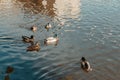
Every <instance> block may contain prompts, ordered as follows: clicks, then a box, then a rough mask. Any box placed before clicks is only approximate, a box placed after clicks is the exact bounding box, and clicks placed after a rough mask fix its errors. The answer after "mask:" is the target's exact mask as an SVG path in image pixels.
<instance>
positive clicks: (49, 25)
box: [45, 23, 52, 31]
mask: <svg viewBox="0 0 120 80" xmlns="http://www.w3.org/2000/svg"><path fill="white" fill-rule="evenodd" d="M50 28H52V26H51V24H50V23H48V24H47V25H46V26H45V29H46V30H47V31H49V29H50Z"/></svg>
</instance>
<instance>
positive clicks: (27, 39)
mask: <svg viewBox="0 0 120 80" xmlns="http://www.w3.org/2000/svg"><path fill="white" fill-rule="evenodd" d="M22 39H23V41H24V42H26V43H31V42H33V41H34V36H33V35H31V36H30V37H27V36H22Z"/></svg>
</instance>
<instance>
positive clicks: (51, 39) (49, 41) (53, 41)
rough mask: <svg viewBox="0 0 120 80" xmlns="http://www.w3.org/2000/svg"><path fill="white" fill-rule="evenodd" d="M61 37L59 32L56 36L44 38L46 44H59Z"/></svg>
mask: <svg viewBox="0 0 120 80" xmlns="http://www.w3.org/2000/svg"><path fill="white" fill-rule="evenodd" d="M58 41H59V38H58V37H57V34H56V35H55V36H54V37H48V38H47V39H45V40H44V44H45V45H49V44H55V46H56V45H57V44H58Z"/></svg>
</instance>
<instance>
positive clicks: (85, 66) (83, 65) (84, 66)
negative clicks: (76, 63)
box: [81, 57, 92, 72]
mask: <svg viewBox="0 0 120 80" xmlns="http://www.w3.org/2000/svg"><path fill="white" fill-rule="evenodd" d="M81 68H82V69H83V70H84V71H86V72H89V71H92V68H91V67H90V63H89V62H88V61H87V60H86V59H85V57H82V58H81Z"/></svg>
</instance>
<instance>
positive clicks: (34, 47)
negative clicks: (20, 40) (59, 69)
mask: <svg viewBox="0 0 120 80" xmlns="http://www.w3.org/2000/svg"><path fill="white" fill-rule="evenodd" d="M39 50H40V44H39V42H36V43H35V44H31V46H28V47H27V51H39Z"/></svg>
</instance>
